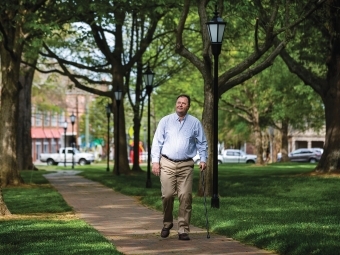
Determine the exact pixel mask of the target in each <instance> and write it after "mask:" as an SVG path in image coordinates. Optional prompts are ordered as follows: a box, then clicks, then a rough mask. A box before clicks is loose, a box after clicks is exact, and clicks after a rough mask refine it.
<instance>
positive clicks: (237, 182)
mask: <svg viewBox="0 0 340 255" xmlns="http://www.w3.org/2000/svg"><path fill="white" fill-rule="evenodd" d="M314 167H315V165H313V164H294V163H287V164H272V165H267V166H255V165H247V164H223V165H219V197H220V208H219V209H217V208H211V207H210V201H211V198H210V197H207V207H208V218H209V223H210V231H211V232H214V233H218V234H221V235H226V236H228V237H232V238H234V239H236V240H239V241H241V242H243V243H246V244H251V245H255V246H257V247H259V248H262V249H267V250H270V251H274V252H276V253H278V254H287V255H288V254H289V255H307V254H308V255H310V254H319V255H333V254H334V255H338V254H340V252H339V250H340V242H339V241H338V240H339V238H340V228H339V221H340V214H339V212H340V195H339V194H340V185H339V184H340V179H339V178H338V177H330V176H329V177H322V176H312V175H309V174H308V173H310V172H312V170H313V168H314ZM43 168H46V169H52V168H50V167H43ZM59 168H61V169H63V167H59ZM144 168H145V167H144ZM53 169H55V167H54V168H53ZM76 170H82V171H83V172H82V173H81V175H83V176H84V177H86V178H88V179H92V180H94V181H98V182H101V183H103V184H104V185H106V186H108V187H111V188H113V189H115V190H116V191H119V192H121V193H124V194H127V195H131V196H138V197H140V199H141V201H142V203H144V204H145V205H147V206H150V207H153V208H156V209H158V210H161V198H160V183H159V178H158V177H155V176H153V175H151V181H152V188H149V189H147V188H145V185H146V172H141V173H136V174H133V175H130V176H123V175H121V176H116V175H113V174H112V172H106V165H105V164H94V165H91V166H83V167H80V166H76ZM144 170H145V169H144ZM41 172H42V173H45V172H44V171H35V172H33V177H32V172H23V176H24V178H25V181H26V182H27V183H30V182H32V183H35V181H36V182H39V185H36V186H37V187H34V185H30V186H28V187H26V188H11V189H5V190H4V192H5V200H6V203H7V204H8V206H9V209H10V210H11V212H12V213H18V214H28V215H30V213H39V212H40V213H48V215H53V212H50V211H48V210H47V208H48V207H49V206H47V204H45V203H46V201H53V202H52V203H53V204H55V205H54V206H55V208H54V209H53V210H52V211H54V212H55V213H56V214H55V215H58V214H57V213H59V214H60V213H61V214H62V213H63V212H69V210H70V208H69V207H68V206H67V205H66V204H65V203H64V202H63V199H62V198H61V197H60V195H59V194H58V193H56V192H53V190H52V191H50V192H51V193H50V192H49V191H47V190H48V189H49V188H47V187H48V186H47V185H46V184H45V183H44V178H40V177H41V176H40V177H39V175H41ZM30 175H31V176H30ZM45 182H46V181H45ZM198 183H199V171H198V169H196V171H195V177H194V193H195V194H194V199H193V215H192V222H191V223H192V224H193V225H195V226H198V227H202V228H205V227H206V218H205V208H204V198H202V197H198V196H196V192H197V187H198ZM46 186H47V187H46ZM35 188H39V189H41V190H40V191H39V190H36V191H33V189H35ZM26 194H27V195H28V197H26ZM11 200H12V201H11ZM30 200H31V201H30ZM34 200H36V201H34ZM49 203H50V204H51V202H49ZM31 204H32V206H30V205H31ZM27 207H31V209H27ZM33 207H34V208H33ZM177 208H178V203H177V201H176V208H175V211H174V213H175V214H177ZM56 218H57V219H53V220H51V219H49V218H47V219H41V220H33V221H32V220H29V221H28V220H27V219H26V220H19V222H17V220H9V221H4V220H2V221H0V225H1V228H0V236H1V237H2V236H4V235H8V238H9V239H3V238H0V254H30V253H29V252H28V251H30V250H32V247H33V246H32V245H37V246H35V247H38V246H39V245H41V243H40V242H39V239H42V240H46V242H47V240H48V239H52V240H56V242H57V243H58V242H60V240H63V242H66V241H65V240H64V238H62V237H63V236H69V239H67V240H69V241H67V242H66V244H65V245H67V246H69V247H71V246H72V245H80V247H78V248H75V249H74V250H75V253H74V254H86V252H84V251H86V247H87V248H88V246H86V245H89V244H91V245H90V246H91V247H98V250H97V251H95V250H92V251H89V253H88V254H118V253H112V251H113V250H114V247H112V245H111V244H109V243H108V242H107V241H106V239H104V238H103V237H101V236H100V235H99V234H98V233H97V232H96V231H95V230H93V229H92V228H91V227H89V226H87V225H86V224H85V223H84V222H82V221H79V220H76V219H63V220H60V219H59V217H56ZM74 221H75V222H77V223H78V224H76V223H75V222H74ZM9 222H10V223H9ZM75 224H76V225H75ZM160 224H161V223H160ZM65 226H67V227H65ZM37 229H39V230H41V231H35V230H37ZM84 229H86V231H84ZM32 231H33V232H37V233H35V234H37V235H38V233H41V234H40V235H41V236H40V237H35V238H34V240H38V241H36V242H37V243H35V244H34V243H33V244H32V240H33V239H31V237H30V236H29V233H31V232H32ZM74 231H75V232H76V233H77V234H76V235H74V234H72V233H74ZM91 231H93V232H91ZM45 232H46V233H45ZM86 232H89V233H90V232H91V233H90V234H89V235H88V236H92V235H93V236H96V238H97V239H96V238H94V237H93V236H92V237H91V238H90V237H88V236H87V235H86V234H85V233H86ZM82 233H83V234H84V235H81V234H82ZM97 235H98V236H97ZM77 238H78V239H77ZM87 238H90V239H91V241H89V240H88V239H87ZM94 239H95V240H94ZM10 240H13V242H12V243H10V244H8V243H9V241H10ZM82 240H83V241H82ZM86 240H88V241H86ZM93 242H95V244H94V243H93ZM47 244H49V245H48V246H49V247H48V248H46V253H45V254H48V253H49V249H53V245H54V246H55V244H53V242H47ZM82 244H83V245H84V246H82ZM11 245H13V246H15V247H16V246H25V247H26V248H23V249H26V250H24V251H26V252H27V253H25V252H22V251H16V252H12V253H11V252H9V251H10V250H11V249H10V248H11ZM63 248H65V247H63ZM63 248H60V251H59V252H58V253H55V254H66V253H65V250H66V248H65V250H63ZM3 249H6V250H3ZM34 249H35V248H34ZM100 249H102V250H103V251H102V250H100ZM110 249H111V250H110ZM2 251H6V252H5V253H3V252H2ZM7 251H8V252H7ZM104 251H107V252H106V253H105V252H104ZM110 252H111V253H110ZM31 254H33V253H31ZM41 254H43V253H41ZM67 254H72V253H67Z"/></svg>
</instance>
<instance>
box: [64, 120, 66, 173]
mask: <svg viewBox="0 0 340 255" xmlns="http://www.w3.org/2000/svg"><path fill="white" fill-rule="evenodd" d="M66 130H67V121H66V120H65V122H64V139H65V144H64V156H65V157H64V167H66V151H67V150H66Z"/></svg>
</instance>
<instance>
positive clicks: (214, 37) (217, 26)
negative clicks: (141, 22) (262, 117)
mask: <svg viewBox="0 0 340 255" xmlns="http://www.w3.org/2000/svg"><path fill="white" fill-rule="evenodd" d="M206 25H207V28H208V31H209V35H210V42H211V51H212V54H213V55H214V87H213V98H214V99H213V101H214V105H213V111H214V113H213V146H214V147H213V156H214V158H213V196H212V198H211V207H214V208H219V207H220V200H219V197H218V122H217V120H218V56H219V55H220V53H221V48H222V40H223V33H224V28H225V26H226V23H225V22H223V20H222V19H221V18H220V17H219V16H218V12H217V5H215V12H214V17H213V19H212V20H211V21H209V22H207V23H206Z"/></svg>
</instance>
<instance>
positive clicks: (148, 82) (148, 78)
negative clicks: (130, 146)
mask: <svg viewBox="0 0 340 255" xmlns="http://www.w3.org/2000/svg"><path fill="white" fill-rule="evenodd" d="M143 76H144V82H145V89H146V93H147V94H148V159H147V160H148V169H147V178H146V187H147V188H151V170H150V168H151V167H150V165H151V148H150V101H151V100H150V95H151V93H152V90H153V86H152V84H153V78H154V77H155V73H153V72H152V71H151V69H150V66H149V65H148V69H147V70H146V72H145V73H144V74H143Z"/></svg>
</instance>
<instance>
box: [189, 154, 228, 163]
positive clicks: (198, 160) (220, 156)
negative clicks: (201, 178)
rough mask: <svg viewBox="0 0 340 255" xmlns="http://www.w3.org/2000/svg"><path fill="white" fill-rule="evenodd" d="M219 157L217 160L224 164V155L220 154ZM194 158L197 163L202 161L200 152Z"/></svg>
mask: <svg viewBox="0 0 340 255" xmlns="http://www.w3.org/2000/svg"><path fill="white" fill-rule="evenodd" d="M217 158H218V161H217V162H218V164H222V161H223V159H222V155H218V156H217ZM192 159H193V160H194V162H195V164H197V165H198V164H199V163H200V162H201V160H200V155H199V154H198V153H197V154H196V156H195V157H193V158H192Z"/></svg>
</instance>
